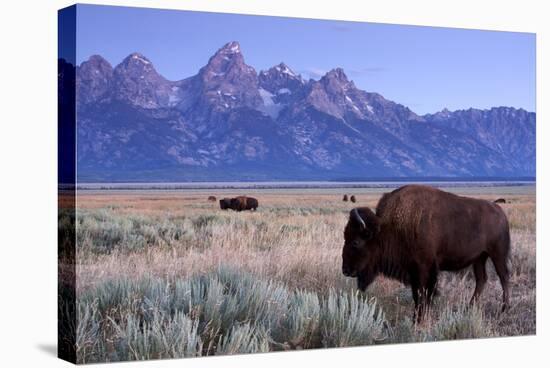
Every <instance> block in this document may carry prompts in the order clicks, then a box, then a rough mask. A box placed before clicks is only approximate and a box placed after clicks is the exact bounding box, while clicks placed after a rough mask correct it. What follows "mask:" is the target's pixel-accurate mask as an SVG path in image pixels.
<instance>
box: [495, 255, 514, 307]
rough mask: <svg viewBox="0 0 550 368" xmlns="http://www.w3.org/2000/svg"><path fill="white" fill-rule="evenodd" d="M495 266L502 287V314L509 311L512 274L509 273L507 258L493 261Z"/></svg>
mask: <svg viewBox="0 0 550 368" xmlns="http://www.w3.org/2000/svg"><path fill="white" fill-rule="evenodd" d="M492 261H493V264H494V265H495V271H496V272H497V275H498V277H499V279H500V284H501V285H502V312H504V311H505V310H506V309H508V306H509V302H510V297H509V295H508V279H509V278H510V274H509V272H508V266H506V258H505V257H502V258H499V259H497V260H495V259H492Z"/></svg>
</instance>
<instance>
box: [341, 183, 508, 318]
mask: <svg viewBox="0 0 550 368" xmlns="http://www.w3.org/2000/svg"><path fill="white" fill-rule="evenodd" d="M344 239H345V242H344V249H343V252H342V261H343V262H342V272H343V273H344V275H346V276H349V277H357V286H358V288H359V289H360V290H363V291H364V290H366V289H367V287H368V286H369V284H370V283H371V282H372V281H373V280H374V279H375V278H376V276H377V275H379V274H383V275H385V276H387V277H390V278H394V279H397V280H399V281H401V282H403V283H404V284H406V285H410V286H411V289H412V295H413V300H414V303H415V315H416V320H418V321H419V320H420V319H421V318H422V314H423V311H424V309H425V308H427V307H429V305H430V303H431V299H432V296H433V294H434V291H435V289H436V283H437V277H438V273H439V271H458V270H460V269H463V268H465V267H468V266H470V265H473V269H474V275H475V278H476V288H475V291H474V294H473V296H472V299H471V301H470V302H471V303H473V302H474V301H475V300H476V299H477V298H478V297H479V295H480V294H481V292H482V290H483V287H484V286H485V283H486V281H487V273H486V270H485V263H486V261H487V258H491V260H492V262H493V264H494V266H495V270H496V273H497V274H498V276H499V278H500V283H501V285H502V289H503V306H502V310H503V311H504V310H505V309H506V308H507V306H508V299H509V297H508V278H509V272H508V268H507V260H508V256H509V254H510V232H509V225H508V220H507V219H506V215H505V214H504V212H503V211H502V209H501V208H500V207H499V206H498V205H495V204H493V203H491V202H488V201H485V200H480V199H473V198H467V197H460V196H457V195H454V194H451V193H447V192H443V191H441V190H438V189H435V188H431V187H427V186H422V185H406V186H404V187H401V188H399V189H397V190H394V191H393V192H391V193H387V194H384V196H383V197H382V199H380V201H379V202H378V206H377V207H376V214H374V213H373V212H372V211H371V210H370V209H369V208H367V207H362V208H355V209H353V210H352V211H351V212H350V217H349V221H348V223H347V225H346V228H345V230H344Z"/></svg>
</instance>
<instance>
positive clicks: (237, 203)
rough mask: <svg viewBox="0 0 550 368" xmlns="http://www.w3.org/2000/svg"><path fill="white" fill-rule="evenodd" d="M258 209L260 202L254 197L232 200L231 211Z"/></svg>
mask: <svg viewBox="0 0 550 368" xmlns="http://www.w3.org/2000/svg"><path fill="white" fill-rule="evenodd" d="M257 208H258V200H257V199H256V198H252V197H246V196H240V197H236V198H231V209H233V210H235V211H238V212H240V211H245V210H254V211H256V209H257Z"/></svg>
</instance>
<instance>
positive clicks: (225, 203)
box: [220, 198, 231, 210]
mask: <svg viewBox="0 0 550 368" xmlns="http://www.w3.org/2000/svg"><path fill="white" fill-rule="evenodd" d="M220 208H221V209H222V210H227V209H228V208H231V198H223V199H220Z"/></svg>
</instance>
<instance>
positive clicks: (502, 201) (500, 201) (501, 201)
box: [494, 198, 506, 203]
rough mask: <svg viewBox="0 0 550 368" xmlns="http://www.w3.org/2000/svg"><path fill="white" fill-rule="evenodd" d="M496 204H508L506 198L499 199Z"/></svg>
mask: <svg viewBox="0 0 550 368" xmlns="http://www.w3.org/2000/svg"><path fill="white" fill-rule="evenodd" d="M494 202H495V203H506V199H504V198H499V199H497V200H495V201H494Z"/></svg>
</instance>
